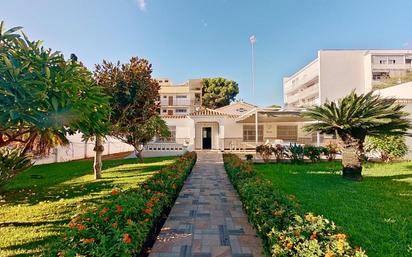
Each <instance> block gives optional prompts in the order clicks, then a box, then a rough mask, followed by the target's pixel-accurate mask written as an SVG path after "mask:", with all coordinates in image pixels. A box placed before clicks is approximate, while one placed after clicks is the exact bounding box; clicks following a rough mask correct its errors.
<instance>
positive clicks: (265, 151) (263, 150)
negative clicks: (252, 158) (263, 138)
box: [256, 144, 275, 163]
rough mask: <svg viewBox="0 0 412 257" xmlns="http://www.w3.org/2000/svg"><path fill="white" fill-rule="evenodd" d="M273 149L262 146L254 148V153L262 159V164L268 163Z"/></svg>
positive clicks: (268, 146) (270, 146) (269, 146)
mask: <svg viewBox="0 0 412 257" xmlns="http://www.w3.org/2000/svg"><path fill="white" fill-rule="evenodd" d="M274 151H275V149H274V148H273V147H272V145H269V144H263V145H259V146H257V147H256V152H257V153H258V154H259V155H260V156H261V157H262V159H263V161H264V162H266V163H267V162H269V161H270V158H271V156H272V154H273V153H274Z"/></svg>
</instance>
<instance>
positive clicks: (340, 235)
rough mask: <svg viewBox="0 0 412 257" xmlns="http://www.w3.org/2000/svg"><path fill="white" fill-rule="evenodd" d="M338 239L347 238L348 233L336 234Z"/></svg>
mask: <svg viewBox="0 0 412 257" xmlns="http://www.w3.org/2000/svg"><path fill="white" fill-rule="evenodd" d="M335 236H336V239H338V240H345V239H346V235H345V234H336V235H335Z"/></svg>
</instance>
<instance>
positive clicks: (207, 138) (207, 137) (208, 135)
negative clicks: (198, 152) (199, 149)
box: [202, 127, 212, 149]
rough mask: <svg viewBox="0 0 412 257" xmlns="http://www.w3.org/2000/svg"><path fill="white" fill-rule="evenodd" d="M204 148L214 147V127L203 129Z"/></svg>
mask: <svg viewBox="0 0 412 257" xmlns="http://www.w3.org/2000/svg"><path fill="white" fill-rule="evenodd" d="M202 139H203V141H202V142H203V145H202V146H203V149H212V128H211V127H206V128H203V129H202Z"/></svg>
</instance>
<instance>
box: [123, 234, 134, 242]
mask: <svg viewBox="0 0 412 257" xmlns="http://www.w3.org/2000/svg"><path fill="white" fill-rule="evenodd" d="M123 242H125V243H126V244H131V243H132V238H131V237H130V235H129V234H127V233H125V234H123Z"/></svg>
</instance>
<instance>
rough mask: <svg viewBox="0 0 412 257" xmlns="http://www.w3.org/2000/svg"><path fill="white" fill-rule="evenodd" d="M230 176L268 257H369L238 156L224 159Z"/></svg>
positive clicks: (228, 155)
mask: <svg viewBox="0 0 412 257" xmlns="http://www.w3.org/2000/svg"><path fill="white" fill-rule="evenodd" d="M223 159H224V165H225V169H226V172H227V174H228V176H229V179H230V181H231V182H232V184H233V185H234V187H235V189H236V190H237V191H238V193H239V196H240V199H241V201H242V203H243V206H244V209H245V211H246V213H247V215H248V218H249V221H250V222H251V223H252V224H253V226H254V227H255V228H256V230H257V233H258V235H259V237H260V238H262V240H263V244H264V250H265V253H266V254H267V255H268V256H273V257H275V256H285V257H286V256H296V257H309V256H310V257H325V256H326V257H334V256H336V257H338V256H341V257H366V256H367V255H366V254H365V253H364V252H363V251H362V249H360V248H355V249H354V248H352V247H351V246H350V245H349V243H348V241H347V236H346V235H345V234H342V233H339V232H338V231H337V229H336V226H335V225H334V223H333V222H331V221H329V220H327V219H325V218H323V217H322V216H315V215H313V214H310V213H308V214H303V213H302V211H301V210H300V208H299V205H298V204H297V203H296V202H295V197H294V196H293V195H284V194H283V193H281V192H280V191H278V190H276V189H275V188H274V187H273V185H272V184H271V183H270V182H269V181H267V180H263V179H262V178H260V177H259V176H257V175H256V173H255V172H254V171H253V166H252V165H251V164H248V163H246V162H243V161H241V160H240V158H239V157H237V156H236V155H234V154H225V155H224V156H223Z"/></svg>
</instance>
